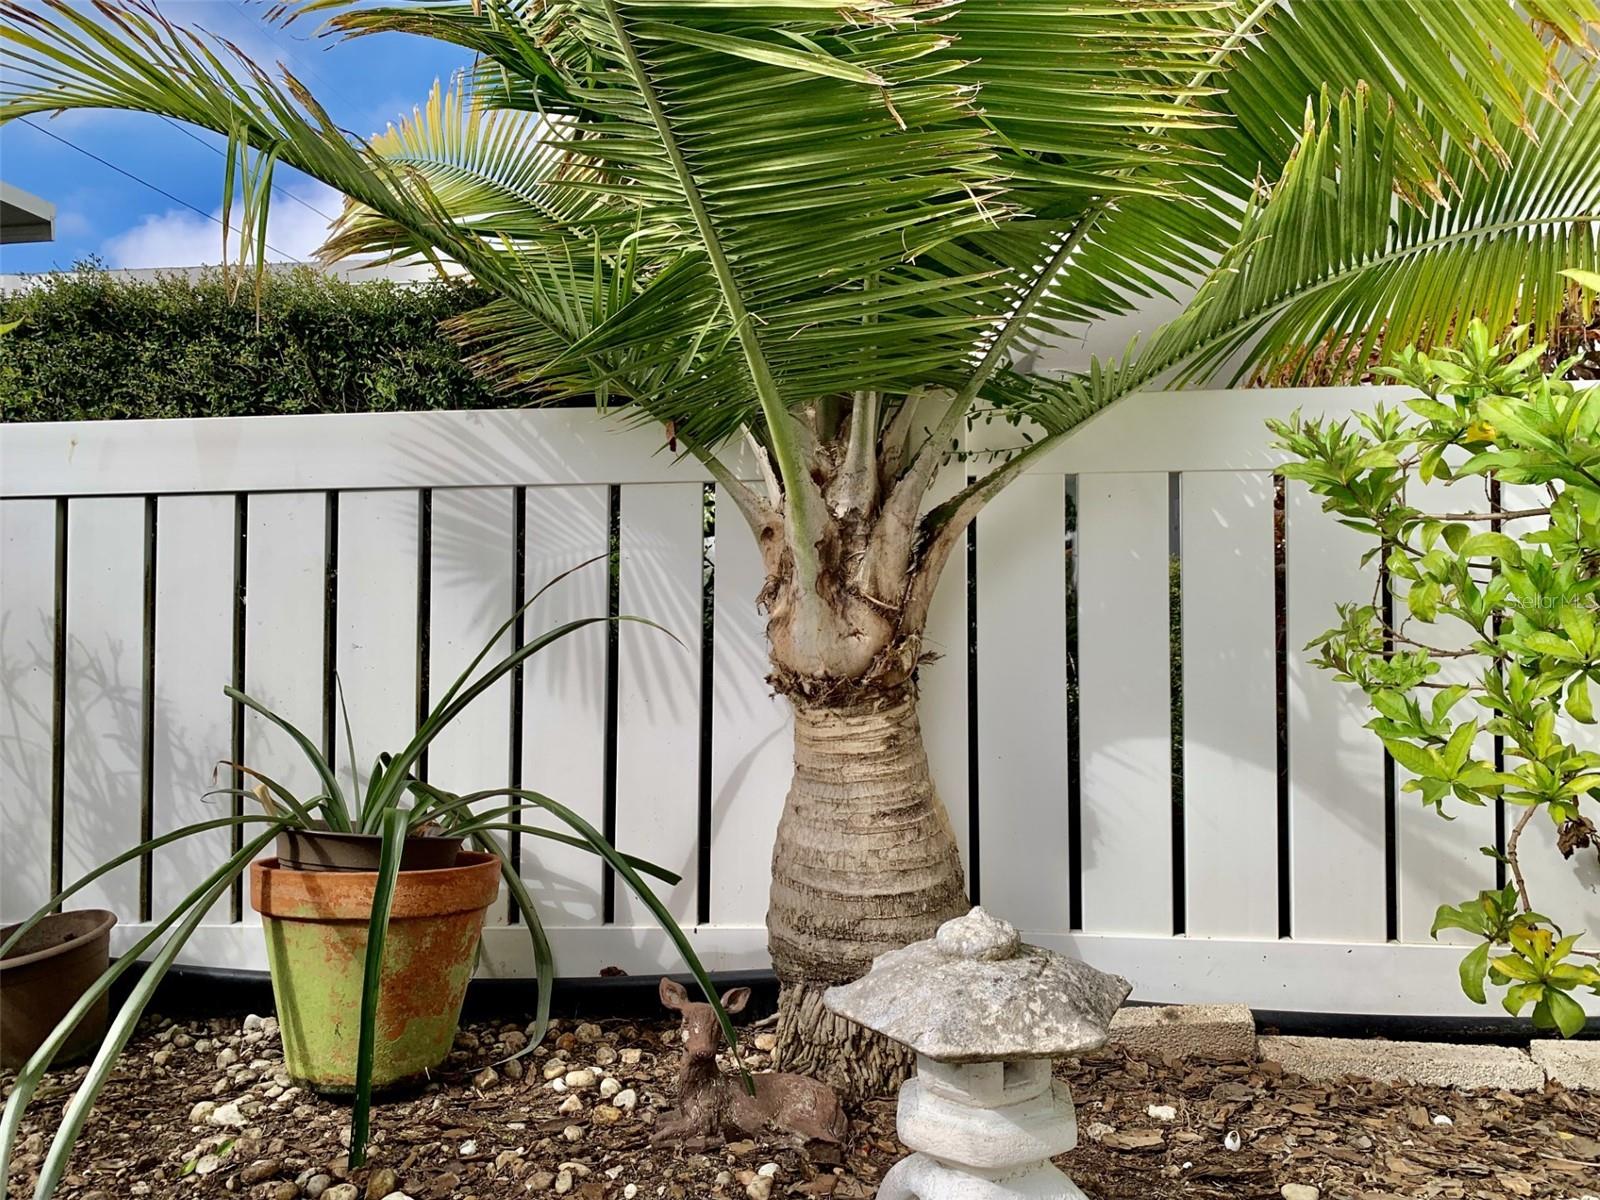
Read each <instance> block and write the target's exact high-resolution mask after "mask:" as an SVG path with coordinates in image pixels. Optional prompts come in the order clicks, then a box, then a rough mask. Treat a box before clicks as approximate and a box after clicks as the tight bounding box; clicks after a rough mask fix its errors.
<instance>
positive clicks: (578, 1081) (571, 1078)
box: [564, 1067, 595, 1088]
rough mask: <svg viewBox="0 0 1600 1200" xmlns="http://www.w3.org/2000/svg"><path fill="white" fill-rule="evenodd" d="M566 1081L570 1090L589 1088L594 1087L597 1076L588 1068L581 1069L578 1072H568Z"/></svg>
mask: <svg viewBox="0 0 1600 1200" xmlns="http://www.w3.org/2000/svg"><path fill="white" fill-rule="evenodd" d="M564 1079H565V1082H566V1085H567V1086H568V1087H569V1088H587V1087H593V1086H594V1081H595V1075H594V1072H593V1071H591V1070H589V1068H588V1067H579V1068H578V1069H577V1070H576V1071H568V1072H567V1073H566V1075H565V1077H564Z"/></svg>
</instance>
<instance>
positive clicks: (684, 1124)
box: [651, 979, 849, 1150]
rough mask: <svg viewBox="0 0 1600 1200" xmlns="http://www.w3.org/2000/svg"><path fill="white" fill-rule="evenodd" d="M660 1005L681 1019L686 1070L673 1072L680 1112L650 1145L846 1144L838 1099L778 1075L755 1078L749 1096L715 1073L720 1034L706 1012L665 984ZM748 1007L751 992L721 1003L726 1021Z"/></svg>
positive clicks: (817, 1086)
mask: <svg viewBox="0 0 1600 1200" xmlns="http://www.w3.org/2000/svg"><path fill="white" fill-rule="evenodd" d="M660 995H661V1003H662V1004H664V1005H666V1007H668V1008H670V1009H672V1010H673V1011H674V1012H676V1013H678V1014H679V1015H680V1016H681V1017H682V1018H683V1030H682V1034H681V1036H682V1038H683V1062H682V1064H681V1065H680V1066H679V1068H678V1107H677V1109H676V1110H675V1111H673V1112H672V1113H671V1114H670V1115H668V1116H667V1117H665V1118H664V1119H663V1120H662V1121H661V1122H660V1123H659V1124H658V1125H657V1127H656V1132H655V1135H654V1136H653V1137H652V1138H651V1141H653V1142H678V1143H680V1144H682V1145H683V1146H684V1147H685V1148H687V1149H691V1150H703V1149H705V1148H707V1147H708V1146H717V1145H720V1144H721V1143H722V1142H723V1141H725V1140H726V1139H727V1138H729V1137H738V1136H743V1137H753V1136H756V1135H759V1134H761V1133H764V1132H766V1131H768V1130H771V1131H775V1132H778V1133H783V1134H788V1135H789V1136H791V1137H793V1138H794V1139H795V1140H796V1141H797V1142H801V1143H804V1142H808V1141H821V1142H835V1143H837V1142H840V1141H843V1139H844V1135H845V1132H846V1130H847V1129H848V1127H849V1122H848V1121H847V1120H846V1118H845V1115H844V1110H843V1109H841V1108H840V1107H839V1098H838V1097H837V1096H835V1095H834V1094H833V1089H832V1088H830V1087H828V1086H827V1085H826V1084H823V1083H818V1082H817V1081H816V1080H815V1079H808V1078H807V1077H806V1076H804V1075H794V1074H790V1073H787V1072H783V1071H772V1072H767V1073H764V1074H760V1075H752V1076H751V1079H753V1080H754V1081H755V1086H756V1093H755V1095H753V1096H752V1095H751V1094H750V1093H749V1092H748V1091H747V1090H746V1089H745V1086H744V1080H743V1079H742V1078H740V1077H739V1076H738V1075H736V1074H735V1075H724V1074H723V1073H722V1072H721V1071H720V1070H719V1069H718V1068H717V1049H718V1048H719V1047H720V1046H721V1045H722V1026H721V1024H720V1023H719V1022H718V1021H717V1014H716V1010H715V1009H713V1008H712V1007H711V1005H709V1004H701V1003H697V1002H695V1001H692V1000H690V999H689V993H688V992H686V991H685V990H684V987H683V985H682V984H681V983H674V982H673V981H672V980H670V979H663V980H662V981H661V988H660ZM749 1002H750V989H749V988H743V987H741V988H734V989H732V990H731V991H729V992H727V993H726V994H725V995H724V996H723V997H722V1007H723V1008H724V1009H726V1010H727V1011H728V1012H730V1013H736V1012H742V1011H743V1010H744V1006H745V1005H746V1004H748V1003H749Z"/></svg>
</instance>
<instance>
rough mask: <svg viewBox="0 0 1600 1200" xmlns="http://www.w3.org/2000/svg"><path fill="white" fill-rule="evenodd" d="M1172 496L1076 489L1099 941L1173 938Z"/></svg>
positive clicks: (1101, 480)
mask: <svg viewBox="0 0 1600 1200" xmlns="http://www.w3.org/2000/svg"><path fill="white" fill-rule="evenodd" d="M1167 488H1168V483H1167V476H1166V474H1165V473H1164V472H1161V473H1158V472H1137V473H1129V474H1121V475H1083V476H1080V477H1079V481H1078V554H1079V560H1078V562H1079V566H1078V659H1079V662H1080V664H1081V671H1082V675H1081V679H1082V685H1081V689H1080V693H1079V694H1080V695H1081V697H1082V700H1081V703H1080V714H1081V715H1080V718H1079V730H1080V732H1079V738H1080V755H1081V759H1080V761H1081V767H1080V772H1081V776H1082V780H1083V802H1082V806H1081V812H1082V837H1083V849H1082V855H1083V925H1084V928H1085V929H1086V930H1088V931H1091V932H1095V933H1152V934H1155V933H1170V932H1171V931H1172V832H1171V831H1172V780H1171V745H1172V742H1171V735H1172V713H1171V707H1172V705H1171V699H1172V697H1171V679H1170V675H1169V669H1170V664H1169V661H1168V660H1169V657H1170V656H1169V654H1168V650H1167V640H1168V636H1169V625H1170V611H1169V605H1170V601H1169V595H1168V590H1169V586H1170V585H1169V580H1168V562H1169V557H1170V556H1169V553H1168V542H1169V537H1168V517H1167V513H1168V496H1167ZM980 538H981V535H980ZM980 544H981V541H980ZM980 587H981V580H980ZM1133 881H1137V884H1136V886H1130V885H1131V884H1132V883H1133Z"/></svg>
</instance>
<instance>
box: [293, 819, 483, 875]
mask: <svg viewBox="0 0 1600 1200" xmlns="http://www.w3.org/2000/svg"><path fill="white" fill-rule="evenodd" d="M324 824H325V822H320V821H319V822H316V823H314V824H311V825H288V826H285V827H284V829H283V832H284V833H286V834H298V835H300V836H301V837H325V838H333V839H336V840H340V839H347V840H349V841H374V842H377V841H382V840H383V834H381V833H358V832H356V831H355V830H353V829H325V828H323V827H322V826H323V825H324ZM434 840H439V841H456V842H464V841H466V840H467V835H466V834H464V833H407V834H406V841H408V842H418V841H434ZM283 869H284V870H285V871H291V870H293V869H294V868H293V867H284V868H283ZM436 869H439V870H448V869H449V868H448V867H442V868H436ZM409 873H410V872H407V874H409Z"/></svg>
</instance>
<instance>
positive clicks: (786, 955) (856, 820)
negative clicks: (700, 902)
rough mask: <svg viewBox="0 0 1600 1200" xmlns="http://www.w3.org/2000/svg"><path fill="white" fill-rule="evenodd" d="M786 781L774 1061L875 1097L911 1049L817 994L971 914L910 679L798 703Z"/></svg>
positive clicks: (777, 864)
mask: <svg viewBox="0 0 1600 1200" xmlns="http://www.w3.org/2000/svg"><path fill="white" fill-rule="evenodd" d="M794 738H795V753H794V757H795V771H794V782H793V783H792V784H791V786H790V788H789V796H788V799H787V801H786V802H785V804H784V809H783V817H782V819H781V820H780V821H779V823H778V836H777V841H776V844H775V845H774V847H773V853H772V898H771V903H770V905H769V906H768V910H767V935H768V946H769V948H770V950H771V952H772V962H773V967H774V968H775V969H776V971H777V974H778V979H779V981H780V982H781V983H782V985H783V992H782V997H781V999H780V1001H779V1007H778V1049H777V1060H778V1062H779V1064H780V1065H781V1066H782V1067H783V1069H784V1070H789V1071H800V1072H803V1073H805V1074H808V1075H812V1076H814V1077H815V1078H818V1079H821V1080H823V1081H824V1082H825V1083H828V1084H829V1085H831V1086H832V1087H834V1088H835V1089H836V1090H837V1091H839V1092H840V1093H841V1094H842V1095H845V1096H850V1097H855V1098H861V1097H866V1096H873V1095H882V1094H885V1093H887V1092H889V1091H891V1090H892V1089H893V1088H895V1087H897V1086H898V1085H899V1084H900V1082H901V1081H902V1080H903V1079H904V1078H905V1077H906V1075H907V1074H908V1072H909V1070H910V1067H911V1056H910V1055H909V1053H908V1052H906V1051H905V1050H903V1049H902V1048H900V1047H899V1046H896V1045H895V1044H894V1043H891V1042H889V1041H888V1040H887V1039H885V1038H882V1037H880V1036H879V1035H877V1034H874V1033H870V1032H868V1031H867V1030H865V1029H862V1028H861V1027H860V1026H857V1025H854V1024H852V1023H851V1022H848V1021H844V1020H841V1019H840V1018H837V1017H835V1016H834V1015H833V1014H831V1013H829V1012H828V1011H827V1010H826V1009H825V1008H824V1007H823V1005H822V993H823V992H824V991H825V990H826V989H827V988H829V987H831V986H832V985H834V984H836V983H846V982H848V981H850V980H852V979H856V978H858V977H860V976H861V975H862V974H864V973H865V972H866V970H867V968H868V967H869V966H871V965H872V960H873V958H875V957H876V956H877V955H879V954H882V953H883V952H884V951H886V950H893V949H896V948H898V947H900V946H904V945H907V944H908V943H910V942H914V941H918V940H920V939H922V938H926V937H930V936H931V935H932V934H933V932H934V930H935V929H937V928H938V927H939V925H940V924H941V923H942V922H944V921H947V920H949V919H950V918H951V917H955V916H959V915H961V914H962V913H963V912H965V911H966V910H967V898H966V885H965V882H964V879H963V876H962V869H961V856H960V853H959V851H958V850H957V848H956V843H955V838H954V836H953V834H952V833H951V829H950V818H949V816H948V814H947V813H946V812H945V809H944V805H943V804H942V803H941V802H940V800H939V797H938V796H937V794H935V792H934V789H933V781H932V779H931V778H930V776H929V774H928V756H927V754H926V752H925V751H924V750H923V745H922V730H921V728H920V726H919V725H918V722H917V709H916V698H915V694H914V692H913V691H912V689H911V688H910V687H906V688H904V689H901V690H898V691H895V692H893V693H890V694H887V695H873V696H871V697H869V698H865V699H858V700H853V701H851V702H848V703H845V704H839V705H825V706H818V705H814V704H807V703H803V702H797V703H796V705H795V733H794Z"/></svg>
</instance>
